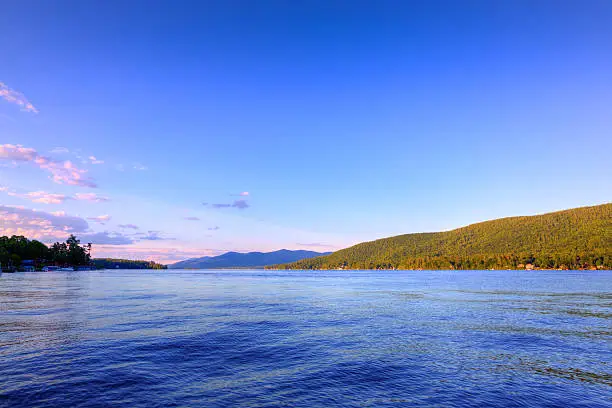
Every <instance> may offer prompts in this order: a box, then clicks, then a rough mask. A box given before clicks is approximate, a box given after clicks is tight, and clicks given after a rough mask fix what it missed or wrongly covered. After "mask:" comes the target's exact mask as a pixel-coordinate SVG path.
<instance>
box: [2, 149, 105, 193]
mask: <svg viewBox="0 0 612 408" xmlns="http://www.w3.org/2000/svg"><path fill="white" fill-rule="evenodd" d="M0 160H8V161H14V162H24V163H32V164H33V165H35V166H37V167H39V168H40V169H43V170H46V171H48V172H49V173H51V177H50V178H51V180H53V181H54V182H55V183H58V184H68V185H73V186H83V187H97V185H96V183H95V182H94V181H93V180H91V179H90V178H85V177H84V175H85V173H87V170H83V169H79V168H78V167H76V166H75V165H74V164H72V162H71V161H70V160H66V161H57V160H53V159H51V158H49V157H46V156H42V155H40V154H38V152H37V151H36V150H35V149H32V148H30V147H23V146H22V145H13V144H3V145H0Z"/></svg>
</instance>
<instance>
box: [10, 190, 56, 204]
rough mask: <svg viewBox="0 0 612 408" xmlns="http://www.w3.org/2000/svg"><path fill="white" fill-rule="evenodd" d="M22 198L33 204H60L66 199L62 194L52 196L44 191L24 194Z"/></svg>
mask: <svg viewBox="0 0 612 408" xmlns="http://www.w3.org/2000/svg"><path fill="white" fill-rule="evenodd" d="M10 194H11V193H9V195H10ZM24 198H27V199H28V200H30V201H32V202H35V203H42V204H61V203H63V202H64V201H66V199H67V198H68V197H66V196H65V195H63V194H53V193H47V192H44V191H32V192H30V193H26V194H24Z"/></svg>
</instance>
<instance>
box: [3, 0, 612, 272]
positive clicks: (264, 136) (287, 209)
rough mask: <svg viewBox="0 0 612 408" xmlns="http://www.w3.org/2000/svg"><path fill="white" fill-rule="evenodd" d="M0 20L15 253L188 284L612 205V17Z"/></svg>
mask: <svg viewBox="0 0 612 408" xmlns="http://www.w3.org/2000/svg"><path fill="white" fill-rule="evenodd" d="M0 8H1V12H0V235H11V234H19V235H26V236H28V237H30V238H36V239H40V240H43V241H44V242H54V241H57V240H62V239H65V237H66V236H67V235H68V234H70V233H74V234H75V235H77V237H78V238H80V239H81V241H82V242H92V243H93V247H94V256H96V257H102V256H105V257H106V256H112V257H124V258H136V259H152V260H156V261H159V262H164V263H169V262H174V261H177V260H182V259H185V258H190V257H197V256H205V255H216V254H220V253H223V252H226V251H240V252H245V251H270V250H277V249H281V248H288V249H309V250H316V251H333V250H337V249H340V248H344V247H347V246H350V245H353V244H356V243H358V242H363V241H369V240H374V239H378V238H382V237H387V236H392V235H398V234H405V233H412V232H425V231H440V230H449V229H453V228H457V227H460V226H463V225H467V224H470V223H474V222H479V221H484V220H488V219H494V218H500V217H507V216H514V215H531V214H538V213H544V212H549V211H556V210H561V209H566V208H572V207H579V206H587V205H596V204H602V203H606V202H610V201H611V198H612V183H611V180H612V160H611V159H610V152H612V137H611V134H612V92H611V90H612V46H611V43H610V39H611V38H612V2H610V1H604V0H602V1H590V0H586V1H584V0H582V1H577V0H576V1H563V0H554V1H553V0H550V1H542V0H536V1H523V0H516V1H488V0H486V1H485V0H483V1H477V0H465V1H438V0H433V1H408V0H406V1H384V0H383V1H299V2H295V1H272V0H264V1H239V0H231V1H135V0H130V1H112V0H104V1H87V2H83V1H78V0H75V1H63V0H57V1H46V2H42V1H41V2H35V3H31V2H30V3H27V2H22V1H18V0H8V1H4V2H2V5H1V6H0Z"/></svg>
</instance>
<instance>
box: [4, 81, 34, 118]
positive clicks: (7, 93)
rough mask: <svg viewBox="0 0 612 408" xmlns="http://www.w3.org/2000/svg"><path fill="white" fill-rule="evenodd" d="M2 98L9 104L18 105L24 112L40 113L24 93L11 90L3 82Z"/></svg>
mask: <svg viewBox="0 0 612 408" xmlns="http://www.w3.org/2000/svg"><path fill="white" fill-rule="evenodd" d="M0 97H2V98H3V99H4V100H5V101H7V102H9V103H14V104H16V105H18V106H19V107H20V108H21V110H23V111H26V112H31V113H38V109H36V108H35V107H34V105H32V104H31V103H30V101H28V100H27V98H26V97H25V96H24V95H23V94H22V93H20V92H17V91H15V90H13V89H11V88H9V87H8V86H7V85H6V84H4V83H3V82H0Z"/></svg>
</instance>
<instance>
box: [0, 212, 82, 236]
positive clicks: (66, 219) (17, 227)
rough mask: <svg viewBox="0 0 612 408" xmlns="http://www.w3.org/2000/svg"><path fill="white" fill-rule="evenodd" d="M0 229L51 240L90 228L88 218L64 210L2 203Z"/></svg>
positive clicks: (6, 233)
mask: <svg viewBox="0 0 612 408" xmlns="http://www.w3.org/2000/svg"><path fill="white" fill-rule="evenodd" d="M0 230H1V231H2V234H3V235H24V236H27V237H29V238H34V239H41V240H44V241H51V240H54V239H64V238H66V237H68V235H70V234H79V233H85V232H86V231H88V230H89V224H88V223H87V221H86V220H84V219H83V218H79V217H73V216H68V215H66V214H65V213H64V212H54V213H49V212H45V211H36V210H31V209H28V208H24V207H14V206H8V205H0Z"/></svg>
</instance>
